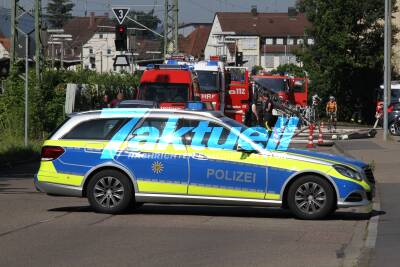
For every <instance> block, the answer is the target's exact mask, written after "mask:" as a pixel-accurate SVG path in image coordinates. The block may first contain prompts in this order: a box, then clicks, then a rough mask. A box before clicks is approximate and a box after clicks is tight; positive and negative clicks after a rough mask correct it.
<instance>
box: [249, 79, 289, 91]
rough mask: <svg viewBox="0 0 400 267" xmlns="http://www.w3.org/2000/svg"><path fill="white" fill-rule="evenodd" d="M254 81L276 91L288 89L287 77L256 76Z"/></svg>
mask: <svg viewBox="0 0 400 267" xmlns="http://www.w3.org/2000/svg"><path fill="white" fill-rule="evenodd" d="M254 81H255V82H256V83H257V84H258V85H259V86H261V87H263V88H265V89H268V90H271V91H273V92H274V93H278V92H284V91H286V79H284V78H281V79H280V78H266V77H265V78H262V77H255V78H254Z"/></svg>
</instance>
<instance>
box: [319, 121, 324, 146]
mask: <svg viewBox="0 0 400 267" xmlns="http://www.w3.org/2000/svg"><path fill="white" fill-rule="evenodd" d="M323 144H324V139H323V137H322V125H320V126H319V129H318V145H323Z"/></svg>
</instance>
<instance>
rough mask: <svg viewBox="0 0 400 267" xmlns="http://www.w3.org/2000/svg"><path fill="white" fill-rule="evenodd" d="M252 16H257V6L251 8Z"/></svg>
mask: <svg viewBox="0 0 400 267" xmlns="http://www.w3.org/2000/svg"><path fill="white" fill-rule="evenodd" d="M251 14H253V16H257V6H256V5H252V6H251Z"/></svg>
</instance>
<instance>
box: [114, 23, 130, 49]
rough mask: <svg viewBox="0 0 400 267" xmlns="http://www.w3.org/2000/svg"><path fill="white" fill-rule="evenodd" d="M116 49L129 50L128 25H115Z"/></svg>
mask: <svg viewBox="0 0 400 267" xmlns="http://www.w3.org/2000/svg"><path fill="white" fill-rule="evenodd" d="M115 49H116V50H117V51H126V50H128V49H127V33H126V25H117V26H116V27H115Z"/></svg>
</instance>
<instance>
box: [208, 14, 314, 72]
mask: <svg viewBox="0 0 400 267" xmlns="http://www.w3.org/2000/svg"><path fill="white" fill-rule="evenodd" d="M307 27H311V24H310V23H309V22H308V20H307V19H306V17H305V16H304V14H298V13H295V14H293V13H258V12H257V9H255V8H252V10H251V12H217V13H216V14H215V17H214V20H213V24H212V27H211V31H210V34H209V37H208V40H207V45H206V48H205V58H206V59H207V58H209V57H210V56H214V55H219V56H222V55H224V56H226V58H227V61H228V62H230V63H232V62H234V61H235V54H236V52H242V53H243V60H244V61H245V62H246V63H245V64H244V66H247V67H253V66H255V65H260V66H262V67H264V68H265V69H267V70H272V69H274V68H276V67H278V66H279V65H281V64H286V63H294V64H301V63H300V62H298V61H297V59H296V56H295V51H296V49H301V47H302V45H303V44H304V43H308V44H313V42H314V40H313V39H312V38H308V37H307V36H306V34H305V29H306V28H307Z"/></svg>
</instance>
